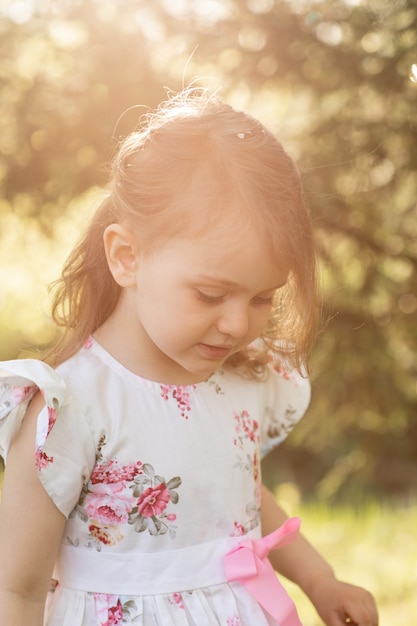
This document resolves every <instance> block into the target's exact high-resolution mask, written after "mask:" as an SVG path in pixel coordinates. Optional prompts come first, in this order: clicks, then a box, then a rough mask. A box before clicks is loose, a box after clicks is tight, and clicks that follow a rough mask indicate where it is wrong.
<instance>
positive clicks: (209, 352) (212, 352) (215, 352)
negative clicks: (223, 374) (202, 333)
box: [197, 343, 232, 359]
mask: <svg viewBox="0 0 417 626" xmlns="http://www.w3.org/2000/svg"><path fill="white" fill-rule="evenodd" d="M197 345H198V349H199V351H200V353H201V354H202V355H203V356H204V357H206V358H207V359H225V358H226V357H227V356H229V354H230V353H231V351H232V348H231V347H224V348H223V347H221V346H210V345H208V344H206V343H199V344H197Z"/></svg>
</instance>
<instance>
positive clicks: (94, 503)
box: [85, 482, 135, 526]
mask: <svg viewBox="0 0 417 626" xmlns="http://www.w3.org/2000/svg"><path fill="white" fill-rule="evenodd" d="M134 504H135V498H134V497H133V496H132V494H131V492H130V491H129V490H128V489H126V486H125V484H124V483H123V482H120V483H109V484H107V485H106V484H103V483H101V484H100V483H96V484H92V485H91V487H90V489H89V491H88V494H87V496H86V498H85V510H86V512H87V515H88V516H89V517H90V519H92V520H97V521H98V522H100V523H102V524H104V525H106V526H120V525H121V524H126V523H127V521H128V516H129V513H130V511H131V510H132V508H133V506H134Z"/></svg>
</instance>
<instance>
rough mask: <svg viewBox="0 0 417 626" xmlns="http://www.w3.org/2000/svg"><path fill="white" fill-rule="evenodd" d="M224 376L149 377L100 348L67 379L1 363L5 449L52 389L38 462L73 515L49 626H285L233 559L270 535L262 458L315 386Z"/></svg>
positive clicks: (47, 484) (288, 379)
mask: <svg viewBox="0 0 417 626" xmlns="http://www.w3.org/2000/svg"><path fill="white" fill-rule="evenodd" d="M269 369H270V373H269V376H268V377H267V378H266V380H265V381H263V382H259V381H254V380H245V379H243V378H242V377H241V376H239V375H237V374H236V373H234V372H231V371H229V370H218V371H217V372H215V373H214V374H213V375H212V376H210V378H209V379H208V380H207V381H204V382H202V383H199V384H195V385H187V386H176V385H164V384H159V383H156V382H153V381H149V380H146V379H143V378H141V377H139V376H137V375H135V374H133V373H132V372H130V371H129V370H127V369H126V368H125V367H123V366H122V365H121V364H120V363H119V362H118V361H116V360H115V359H114V358H113V357H112V356H111V355H110V354H109V353H108V352H106V351H105V350H104V349H103V348H102V347H101V346H100V345H99V344H98V343H97V342H96V341H95V340H94V339H90V340H89V341H88V342H87V343H86V345H85V346H84V348H83V349H81V350H80V351H79V352H78V353H77V354H76V355H75V356H73V357H72V358H71V359H69V360H68V361H66V362H65V363H63V364H62V365H60V366H59V367H58V368H57V369H56V370H53V369H51V368H50V367H49V366H48V365H46V364H45V363H42V362H40V361H37V360H32V359H25V360H20V361H9V362H3V363H1V364H0V454H2V456H4V457H6V456H7V451H8V448H9V445H10V442H11V440H12V438H13V436H14V434H15V433H16V431H17V430H18V428H19V426H20V424H21V421H22V419H23V417H24V413H25V409H26V406H27V403H28V401H29V400H30V398H31V397H32V395H33V394H34V393H35V392H36V391H37V389H40V390H41V392H42V394H43V396H44V399H45V402H46V406H45V408H44V410H43V411H41V413H40V415H39V418H38V427H37V437H36V450H35V451H34V454H35V463H36V467H37V470H38V475H39V478H40V480H41V482H42V484H43V486H44V488H45V490H46V491H47V493H48V494H49V495H50V497H51V498H52V500H53V501H54V503H55V505H56V506H57V507H58V509H59V510H60V511H61V512H62V513H63V514H64V515H65V517H66V518H67V523H66V527H65V531H64V535H63V538H62V545H61V547H60V551H59V556H58V560H57V563H56V571H55V574H54V577H56V578H57V580H59V586H58V588H57V589H56V591H55V593H54V594H53V597H52V600H51V602H50V606H49V608H48V614H47V616H46V617H45V624H47V625H48V626H110V625H122V624H137V625H138V626H171V625H172V626H217V625H218V626H276V625H277V624H278V622H277V621H275V620H274V619H273V618H272V617H271V616H270V615H269V614H268V613H267V612H266V611H264V609H262V608H261V606H260V605H259V603H258V602H257V601H256V600H255V598H254V597H253V596H252V595H251V594H250V593H248V591H247V590H246V588H245V587H244V585H242V584H241V583H240V582H239V581H232V582H230V581H229V580H228V579H227V578H226V576H225V570H224V556H225V554H226V553H228V552H229V551H230V550H233V549H234V548H235V547H236V546H237V545H238V544H239V542H242V539H248V538H249V539H257V538H260V537H261V527H260V486H261V481H260V458H261V456H262V455H263V454H265V453H266V452H267V451H269V450H270V449H271V448H272V447H273V446H275V445H277V444H278V443H279V442H281V441H282V440H283V439H284V438H285V436H286V435H287V433H288V432H289V431H290V430H291V428H292V427H293V425H294V424H295V423H296V422H297V421H298V420H299V419H300V417H301V416H302V415H303V413H304V412H305V410H306V408H307V405H308V402H309V397H310V388H309V383H308V381H307V380H306V379H305V378H303V377H301V376H300V375H299V374H297V373H295V372H291V371H289V370H287V369H285V368H284V367H283V366H282V365H280V364H279V363H277V362H275V363H273V362H271V365H270V368H269Z"/></svg>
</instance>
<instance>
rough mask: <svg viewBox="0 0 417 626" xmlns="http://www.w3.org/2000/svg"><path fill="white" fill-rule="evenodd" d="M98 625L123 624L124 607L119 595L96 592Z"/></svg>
mask: <svg viewBox="0 0 417 626" xmlns="http://www.w3.org/2000/svg"><path fill="white" fill-rule="evenodd" d="M94 600H95V605H96V615H97V626H122V624H123V607H122V603H121V601H120V598H119V597H118V596H114V595H108V594H105V593H95V594H94Z"/></svg>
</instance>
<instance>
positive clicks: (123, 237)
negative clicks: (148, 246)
mask: <svg viewBox="0 0 417 626" xmlns="http://www.w3.org/2000/svg"><path fill="white" fill-rule="evenodd" d="M103 242H104V250H105V253H106V258H107V264H108V266H109V269H110V272H111V273H112V275H113V278H114V280H115V281H116V283H117V284H118V285H120V287H133V286H135V285H136V271H137V267H138V251H137V248H136V244H135V241H134V238H133V236H132V233H131V232H130V231H129V230H127V229H126V228H125V227H124V226H122V225H121V224H110V226H107V228H106V229H105V231H104V233H103Z"/></svg>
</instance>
